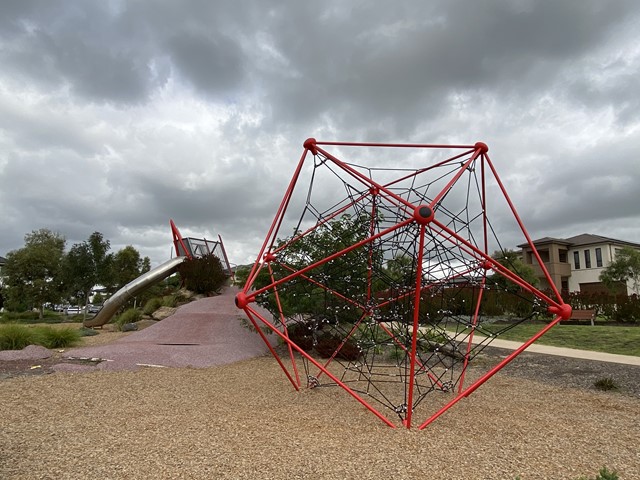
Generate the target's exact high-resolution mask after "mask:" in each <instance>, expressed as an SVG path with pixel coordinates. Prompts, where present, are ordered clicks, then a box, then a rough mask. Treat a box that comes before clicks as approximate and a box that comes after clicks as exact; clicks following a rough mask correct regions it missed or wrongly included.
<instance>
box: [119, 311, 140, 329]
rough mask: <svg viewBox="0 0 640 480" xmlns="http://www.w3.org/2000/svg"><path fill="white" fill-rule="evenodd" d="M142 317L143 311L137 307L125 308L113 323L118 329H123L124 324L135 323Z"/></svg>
mask: <svg viewBox="0 0 640 480" xmlns="http://www.w3.org/2000/svg"><path fill="white" fill-rule="evenodd" d="M141 318H142V312H141V311H140V310H138V309H137V308H130V309H129V310H125V311H124V312H122V313H121V314H120V315H118V316H117V317H116V318H115V320H114V321H113V324H114V325H115V326H116V327H117V328H118V330H120V331H122V326H123V325H125V324H127V323H135V322H137V321H138V320H140V319H141Z"/></svg>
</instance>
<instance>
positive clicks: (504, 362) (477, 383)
mask: <svg viewBox="0 0 640 480" xmlns="http://www.w3.org/2000/svg"><path fill="white" fill-rule="evenodd" d="M561 320H562V317H561V316H557V317H556V318H555V319H554V320H553V321H552V322H551V323H549V324H548V325H546V326H545V327H544V328H543V329H542V330H540V331H539V332H538V333H536V334H535V335H534V336H533V337H531V338H530V339H529V340H527V341H526V342H525V343H523V344H522V345H521V346H520V347H518V348H517V349H516V350H514V351H513V352H512V353H511V354H509V355H508V356H507V357H506V358H504V360H502V361H501V362H500V363H499V364H498V365H496V366H495V367H493V368H492V369H491V370H489V371H488V372H487V373H485V374H484V375H483V376H482V377H480V378H479V379H478V380H476V381H475V382H474V383H472V384H471V385H470V386H469V388H467V389H466V390H465V391H463V392H461V393H459V394H458V396H457V397H456V398H454V399H453V400H451V401H450V402H449V403H447V404H446V405H445V406H444V407H442V408H441V409H440V410H438V411H437V412H436V413H435V414H433V415H432V416H431V417H430V418H429V419H428V420H427V421H426V422H424V423H423V424H422V425H420V426H419V427H418V430H422V429H424V428H425V427H426V426H427V425H429V424H430V423H432V422H433V421H434V420H436V419H437V418H438V417H439V416H440V415H442V414H443V413H444V412H446V411H447V410H449V409H450V408H451V407H453V406H454V405H455V404H456V403H458V402H459V401H460V400H462V399H463V398H464V397H468V396H469V395H471V394H472V393H473V392H474V391H475V390H476V389H477V388H478V387H479V386H480V385H482V384H483V383H484V382H486V381H487V380H489V379H490V378H491V377H493V376H494V375H495V374H496V373H497V372H498V371H500V370H501V369H502V368H504V367H505V366H506V365H507V364H508V363H510V362H511V361H512V360H513V359H514V358H516V357H517V356H518V355H520V354H521V353H522V352H523V351H524V350H525V349H526V348H527V347H529V345H531V344H532V343H533V342H535V341H536V340H538V339H539V338H540V337H541V336H542V335H544V334H545V333H547V332H548V331H549V330H550V329H551V328H552V327H554V326H555V325H556V324H557V323H558V322H560V321H561Z"/></svg>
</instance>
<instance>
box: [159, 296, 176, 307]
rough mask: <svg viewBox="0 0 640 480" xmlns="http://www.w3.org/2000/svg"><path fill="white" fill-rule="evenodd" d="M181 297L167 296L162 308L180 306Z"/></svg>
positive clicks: (163, 300) (164, 298)
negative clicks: (179, 299)
mask: <svg viewBox="0 0 640 480" xmlns="http://www.w3.org/2000/svg"><path fill="white" fill-rule="evenodd" d="M178 298H180V296H179V295H177V294H174V295H165V296H164V297H162V306H163V307H175V306H176V305H177V304H178Z"/></svg>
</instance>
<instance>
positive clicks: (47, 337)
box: [37, 327, 82, 348]
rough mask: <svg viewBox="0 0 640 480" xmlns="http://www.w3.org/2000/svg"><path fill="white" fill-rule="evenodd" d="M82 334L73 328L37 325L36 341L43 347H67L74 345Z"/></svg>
mask: <svg viewBox="0 0 640 480" xmlns="http://www.w3.org/2000/svg"><path fill="white" fill-rule="evenodd" d="M81 336H82V335H81V334H80V332H79V331H78V330H77V329H75V328H68V327H67V328H51V327H38V329H37V342H38V344H39V345H42V346H43V347H45V348H67V347H72V346H73V345H76V344H77V343H78V342H79V341H80V337H81Z"/></svg>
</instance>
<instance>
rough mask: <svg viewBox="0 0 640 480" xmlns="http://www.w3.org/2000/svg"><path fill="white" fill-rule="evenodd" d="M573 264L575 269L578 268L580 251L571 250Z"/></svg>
mask: <svg viewBox="0 0 640 480" xmlns="http://www.w3.org/2000/svg"><path fill="white" fill-rule="evenodd" d="M573 265H574V266H575V269H576V270H580V252H573Z"/></svg>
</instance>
